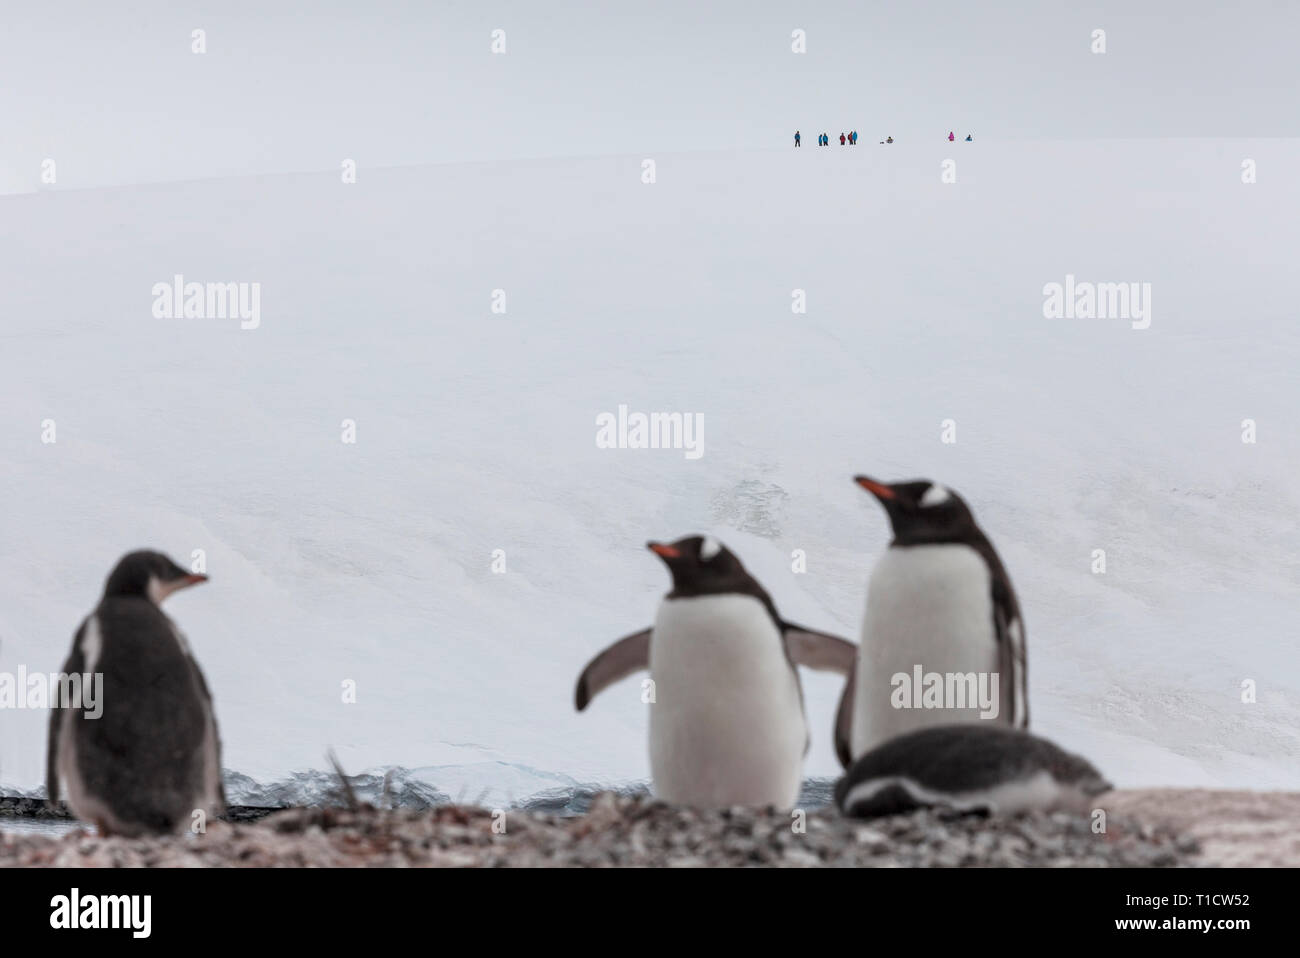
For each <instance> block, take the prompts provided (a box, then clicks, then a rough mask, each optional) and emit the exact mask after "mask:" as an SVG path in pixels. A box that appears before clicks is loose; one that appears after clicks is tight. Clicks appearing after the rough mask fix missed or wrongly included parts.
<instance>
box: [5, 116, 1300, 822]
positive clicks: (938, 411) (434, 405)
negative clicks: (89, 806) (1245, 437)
mask: <svg viewBox="0 0 1300 958" xmlns="http://www.w3.org/2000/svg"><path fill="white" fill-rule="evenodd" d="M949 157H951V158H953V159H955V160H956V163H957V182H956V183H952V184H945V183H943V182H941V163H942V161H943V160H944V159H946V158H949ZM1247 158H1250V159H1253V160H1254V161H1255V162H1256V164H1257V166H1258V180H1259V181H1258V183H1255V184H1250V185H1246V184H1243V183H1242V182H1241V175H1240V174H1241V164H1242V162H1243V160H1245V159H1247ZM643 159H645V158H644V157H641V156H617V157H603V158H583V159H572V160H548V161H536V162H509V163H497V164H478V165H448V166H438V167H418V168H402V169H390V170H379V169H366V168H364V167H363V168H362V169H361V170H360V172H359V179H358V182H357V183H356V184H353V185H345V184H343V183H341V182H340V178H339V176H338V174H337V173H324V174H304V175H293V176H271V177H264V178H257V179H240V180H218V181H202V182H193V183H181V184H171V185H166V186H143V187H132V188H121V189H111V190H93V191H64V192H58V193H44V194H32V195H23V196H9V197H3V198H0V212H2V213H3V216H4V219H5V221H6V229H5V230H4V231H3V232H2V233H0V263H3V282H2V283H0V317H2V324H0V497H2V498H3V501H4V502H5V503H6V504H7V508H6V514H5V520H4V522H3V524H2V525H0V671H14V670H16V669H17V668H18V666H19V665H25V666H26V667H27V668H28V669H31V670H52V669H57V668H58V667H59V665H60V664H61V662H62V660H63V657H64V655H65V654H66V651H67V647H68V645H69V643H70V640H71V635H72V632H73V630H74V629H75V628H76V626H77V623H78V622H79V620H80V618H81V617H82V616H83V615H84V614H85V613H86V612H87V611H88V610H89V609H90V608H91V607H92V605H93V604H94V602H95V600H96V598H97V596H98V593H99V591H100V589H101V587H102V582H103V579H104V577H105V575H106V574H107V572H108V570H109V568H110V566H111V565H112V563H113V562H114V561H115V560H116V559H117V558H118V556H119V555H121V554H122V553H123V552H125V551H127V550H129V549H131V548H135V547H139V546H143V545H148V546H152V547H156V548H160V549H164V550H166V551H168V552H170V553H171V554H172V555H174V556H175V557H176V558H177V559H178V560H180V561H182V562H186V561H188V558H189V556H190V554H191V552H192V551H193V550H196V549H203V550H206V555H207V564H208V571H209V573H210V575H211V577H212V581H211V582H210V583H209V584H208V585H206V586H204V587H202V588H200V589H195V590H192V591H190V592H187V593H185V594H182V595H179V596H177V597H176V598H174V599H173V600H171V602H170V603H169V606H168V608H169V611H170V612H171V614H172V615H173V616H174V617H175V618H176V619H177V621H178V622H179V623H180V624H181V626H182V627H183V628H184V629H185V630H186V632H187V633H188V635H189V637H190V640H191V642H192V644H193V646H194V647H195V649H196V652H197V654H198V656H199V658H200V661H201V662H202V664H203V666H204V668H205V670H206V672H207V675H208V678H209V682H210V684H211V685H212V687H213V692H214V695H215V697H216V703H217V710H218V717H219V720H220V723H221V727H222V732H223V737H224V739H225V760H226V765H227V766H229V767H230V768H231V769H232V770H235V771H237V772H240V773H243V774H246V775H248V776H251V777H252V778H253V779H255V780H258V781H262V782H269V781H274V780H283V779H286V778H287V777H288V776H289V775H290V773H293V772H295V771H300V770H304V769H311V768H323V767H324V766H325V763H324V759H323V754H324V751H325V749H326V747H327V746H332V747H334V748H335V749H336V751H337V752H338V755H339V758H340V760H341V761H342V763H343V765H344V766H345V767H347V768H348V769H349V770H350V771H360V770H362V769H365V768H379V769H382V768H383V767H384V766H387V765H400V766H405V767H407V768H417V769H418V768H425V769H428V768H432V767H439V766H443V767H456V768H457V769H461V770H464V769H471V770H474V769H477V770H481V774H469V773H468V772H466V773H465V774H460V773H458V774H459V780H457V781H455V782H445V783H443V782H436V781H434V782H430V783H429V785H430V786H431V787H433V788H436V789H437V790H438V791H440V792H442V793H445V794H452V795H453V797H454V795H455V794H457V793H459V792H460V791H466V792H467V794H470V795H471V797H472V794H473V793H475V792H477V791H478V790H480V789H487V788H493V789H496V790H498V791H500V792H502V793H505V792H510V793H514V792H515V791H516V790H523V789H525V785H526V783H524V782H523V781H522V780H521V779H520V775H521V774H522V773H520V772H519V771H518V769H520V768H523V769H527V770H529V771H530V774H532V775H533V777H534V778H535V779H536V781H537V783H538V787H539V789H540V788H544V787H546V783H547V782H548V781H552V782H553V781H576V782H594V781H599V782H609V783H622V782H629V781H633V780H637V779H642V778H644V777H646V776H647V774H648V764H647V759H646V755H645V715H644V709H645V706H643V705H642V704H641V703H640V701H639V688H638V685H637V683H636V682H634V681H629V682H627V683H625V684H623V685H620V686H618V687H616V688H615V689H613V690H611V691H610V692H607V693H606V694H605V695H604V696H602V697H601V698H599V699H597V700H596V702H595V703H594V704H593V705H592V706H591V707H590V708H589V710H588V711H587V712H586V713H584V714H581V715H579V714H576V713H575V712H574V711H573V705H572V686H573V681H574V679H575V678H576V675H577V672H578V670H579V669H580V668H581V666H582V665H583V663H584V662H585V661H586V659H587V658H588V657H589V656H590V655H591V654H593V653H595V652H596V651H598V650H599V649H600V648H602V647H604V646H605V645H606V644H608V643H609V642H610V641H612V640H613V639H615V638H617V637H618V636H621V635H623V634H625V633H626V632H628V631H631V630H633V629H636V628H639V627H641V626H644V625H645V624H647V623H649V622H650V621H651V618H652V616H653V614H654V609H655V605H656V602H657V600H658V597H659V596H660V595H661V594H662V592H663V591H664V590H665V587H666V584H667V577H666V574H665V572H664V570H663V569H662V567H661V566H660V564H659V562H658V561H657V560H656V559H655V558H654V556H652V555H650V554H649V553H647V552H646V551H645V549H644V543H645V541H646V539H648V538H674V537H677V536H679V535H684V534H687V533H690V532H695V531H711V532H714V533H715V534H717V535H718V536H719V537H720V538H722V539H723V540H724V541H725V542H727V543H728V545H730V546H731V547H732V548H733V549H734V550H735V551H736V552H737V553H738V554H739V555H740V556H741V557H742V558H743V559H744V560H745V561H746V563H747V564H748V565H749V566H750V567H751V569H752V570H753V571H754V572H755V573H756V575H757V576H758V578H759V579H760V581H762V582H763V583H764V584H766V585H767V587H768V588H769V590H770V591H771V592H772V593H773V595H774V597H775V599H776V602H777V605H778V607H779V608H780V609H781V611H782V612H783V613H784V614H785V615H786V616H787V617H788V618H791V619H794V620H797V621H802V622H805V623H807V624H809V625H813V626H819V627H823V628H830V629H838V630H841V631H842V632H843V633H844V634H846V635H849V636H850V637H853V638H855V639H856V631H857V623H858V620H859V618H860V615H861V611H862V602H863V596H864V582H865V579H866V576H867V574H868V571H869V569H870V567H871V564H872V562H873V561H874V560H875V558H876V557H877V556H878V555H879V553H880V552H881V550H882V549H883V547H884V545H885V542H886V540H887V531H886V525H885V521H884V516H883V514H882V513H881V512H880V511H879V509H878V508H877V507H876V506H875V505H874V504H873V503H872V502H871V501H869V498H868V497H867V496H866V495H865V494H864V493H863V492H862V491H861V490H860V489H858V488H857V487H855V486H854V485H853V483H852V482H851V481H850V477H851V476H852V475H853V474H854V473H857V472H867V473H870V474H872V475H875V476H879V477H883V478H887V479H889V478H894V479H902V478H908V477H915V476H927V477H932V478H935V479H938V480H941V481H943V482H945V483H947V484H950V485H952V486H953V487H954V488H956V489H958V490H959V491H960V492H962V493H963V495H965V497H966V498H967V499H968V500H969V501H970V502H971V503H972V505H973V506H974V508H975V510H976V513H977V516H978V517H979V518H980V519H981V521H982V523H983V525H984V526H985V528H986V529H987V531H988V532H989V533H990V535H991V537H992V539H993V541H994V542H995V544H996V545H997V547H998V548H999V550H1000V551H1001V553H1002V555H1003V558H1004V560H1005V561H1006V563H1007V566H1008V568H1009V570H1010V572H1011V574H1012V576H1013V578H1014V580H1015V582H1016V585H1017V588H1018V590H1019V593H1020V598H1021V603H1022V605H1023V606H1024V610H1025V615H1026V620H1027V623H1028V637H1029V650H1030V685H1031V696H1032V699H1031V701H1032V710H1033V718H1034V723H1035V726H1036V729H1037V730H1038V731H1039V732H1040V733H1042V734H1045V735H1047V736H1049V737H1052V738H1054V739H1056V740H1057V741H1059V742H1060V744H1062V745H1063V746H1065V747H1067V748H1069V749H1071V750H1074V751H1078V752H1081V753H1082V754H1084V755H1087V756H1088V757H1089V758H1091V759H1092V760H1093V761H1094V762H1095V763H1096V764H1097V765H1098V766H1099V767H1100V768H1101V769H1102V770H1103V771H1104V772H1105V773H1106V774H1107V775H1108V776H1109V777H1110V778H1111V779H1112V780H1113V781H1115V782H1116V783H1117V784H1119V785H1122V786H1146V785H1178V786H1204V785H1221V786H1233V787H1240V788H1279V787H1287V788H1296V787H1300V654H1298V653H1297V646H1296V633H1295V627H1296V622H1297V613H1298V612H1300V558H1298V556H1297V552H1298V550H1297V544H1298V543H1300V536H1297V531H1298V530H1297V521H1296V516H1297V514H1298V513H1300V492H1298V491H1297V488H1298V487H1297V484H1296V480H1295V476H1296V474H1297V471H1298V470H1300V439H1298V438H1297V436H1298V433H1297V423H1298V422H1300V384H1298V381H1297V379H1296V375H1295V374H1296V369H1297V361H1298V360H1300V332H1298V331H1297V326H1296V318H1297V317H1296V308H1295V294H1294V280H1293V275H1294V259H1295V251H1296V249H1297V248H1300V221H1298V220H1297V218H1296V215H1295V211H1296V210H1297V209H1300V179H1297V177H1296V176H1295V171H1296V170H1298V169H1300V144H1298V143H1297V142H1295V141H1281V140H1275V141H1209V140H1207V141H1173V140H1166V141H1154V140H1153V141H1114V142H1105V143H1085V142H1016V143H1002V144H998V143H992V142H979V143H974V144H963V143H957V144H952V145H949V144H947V143H941V144H937V145H935V146H933V147H932V148H931V147H929V146H926V147H916V146H908V145H906V144H901V143H900V144H894V145H893V146H892V147H888V148H887V147H882V146H878V145H876V144H875V143H874V142H872V143H863V144H861V145H859V146H858V147H856V148H853V149H847V148H845V149H841V148H839V147H838V146H836V147H833V148H830V149H822V150H817V149H816V148H804V149H802V150H800V151H798V152H794V151H780V152H759V153H693V154H663V155H657V156H654V157H653V159H654V160H655V161H656V169H655V174H656V177H655V179H656V181H655V182H654V183H652V184H647V183H644V182H642V169H643V167H642V160H643ZM175 274H182V275H183V276H184V277H185V279H186V280H187V281H197V282H246V283H254V282H255V283H260V284H261V286H260V290H261V301H260V308H261V313H260V325H259V326H258V328H256V329H247V330H245V329H241V328H240V324H239V322H238V320H231V319H157V318H155V317H154V316H153V314H152V305H153V301H154V295H153V293H152V292H151V290H152V288H153V286H154V284H156V283H160V282H161V283H170V282H171V281H172V277H173V276H174V275H175ZM1067 274H1069V275H1073V276H1074V277H1076V279H1077V280H1078V281H1080V282H1083V281H1090V282H1137V283H1150V284H1151V307H1152V311H1151V323H1150V327H1149V328H1147V329H1134V328H1132V324H1131V323H1130V322H1129V321H1127V320H1124V319H1104V320H1103V319H1047V318H1045V317H1044V314H1043V302H1044V293H1043V287H1044V286H1045V284H1048V283H1053V282H1056V283H1064V282H1065V278H1066V276H1067ZM496 290H502V291H504V302H505V312H504V313H501V312H493V308H492V307H493V303H494V302H496V303H498V304H499V303H500V302H501V301H502V300H501V298H500V296H497V297H496V298H495V300H494V291H496ZM795 290H804V291H805V293H806V298H807V312H806V313H803V314H801V313H795V312H792V301H793V299H792V297H793V296H794V292H793V291H795ZM620 404H626V405H627V406H628V407H629V408H630V409H631V410H633V411H643V412H652V411H671V412H681V413H698V414H701V415H702V416H703V423H704V430H703V440H704V455H703V456H702V457H701V458H699V459H688V458H687V457H686V456H685V455H684V454H683V452H682V451H681V450H609V449H599V448H597V445H596V442H595V435H596V417H597V415H598V414H600V413H602V412H616V411H617V409H618V406H619V405H620ZM946 419H951V420H954V421H955V424H956V436H957V442H956V443H955V444H945V443H943V442H941V441H940V435H941V423H942V421H943V420H946ZM1245 419H1252V420H1254V421H1255V423H1256V424H1257V429H1258V441H1257V442H1256V443H1254V444H1244V443H1243V442H1242V441H1241V434H1242V428H1243V427H1242V421H1243V420H1245ZM45 420H53V421H54V423H55V427H56V436H57V441H56V442H54V443H52V444H51V443H43V442H42V429H43V425H42V424H43V422H44V421H45ZM344 420H354V421H355V423H356V430H357V433H356V436H357V441H356V442H355V444H347V443H344V442H342V441H341V438H340V437H341V433H342V430H343V427H342V423H343V421H344ZM498 549H500V550H504V553H505V561H506V569H507V571H506V572H505V574H494V573H493V571H492V568H491V563H492V555H493V551H494V550H498ZM796 549H801V550H804V551H805V553H806V555H807V572H806V574H802V575H800V574H794V573H792V571H791V558H790V556H791V553H792V551H793V550H796ZM1095 549H1104V550H1105V551H1106V562H1107V570H1106V573H1105V574H1104V575H1095V574H1093V573H1092V571H1091V564H1092V553H1093V550H1095ZM348 680H351V681H354V682H355V683H356V687H357V702H356V703H355V704H344V703H343V701H342V698H343V695H342V684H343V683H344V682H345V681H348ZM1245 680H1254V682H1256V683H1257V688H1258V695H1257V698H1258V700H1257V701H1256V702H1255V703H1253V704H1243V702H1242V701H1241V698H1242V695H1241V685H1242V683H1243V681H1245ZM805 687H806V689H807V692H808V700H809V708H810V711H811V715H812V721H813V723H814V726H813V727H814V733H815V734H814V741H813V749H812V753H811V755H810V758H809V762H808V765H807V768H806V772H807V773H808V774H809V775H814V776H815V775H832V774H834V773H835V772H836V771H837V766H836V763H835V761H834V758H833V752H832V748H831V742H830V726H831V716H832V711H833V708H834V704H835V699H836V696H837V694H838V687H837V685H836V683H835V682H834V681H832V680H830V679H827V678H823V677H819V676H812V675H810V676H807V677H806V679H805ZM45 720H46V715H45V714H44V713H42V712H36V711H25V710H17V711H7V710H6V711H3V712H0V783H3V785H4V786H6V787H11V788H22V789H27V788H32V787H35V786H37V785H38V784H39V782H40V780H41V777H42V762H43V754H44V751H43V750H44V727H45ZM494 769H496V770H501V772H500V774H501V776H505V777H504V778H502V780H501V781H497V780H495V779H494V778H493V775H494V772H493V770H494ZM525 777H526V776H525ZM530 780H531V779H530ZM519 797H521V796H519Z"/></svg>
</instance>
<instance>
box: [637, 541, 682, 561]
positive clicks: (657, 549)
mask: <svg viewBox="0 0 1300 958" xmlns="http://www.w3.org/2000/svg"><path fill="white" fill-rule="evenodd" d="M645 547H646V548H647V549H649V550H650V551H651V552H653V553H654V554H655V555H657V556H662V557H663V558H665V559H680V558H681V555H682V554H681V552H680V551H679V550H677V549H674V548H673V547H672V546H666V545H664V544H663V543H662V542H647V543H646V544H645Z"/></svg>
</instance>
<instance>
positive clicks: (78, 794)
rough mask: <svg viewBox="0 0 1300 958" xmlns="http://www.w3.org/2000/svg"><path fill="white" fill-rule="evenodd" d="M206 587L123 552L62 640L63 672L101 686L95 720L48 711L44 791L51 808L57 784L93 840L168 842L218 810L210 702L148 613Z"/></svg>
mask: <svg viewBox="0 0 1300 958" xmlns="http://www.w3.org/2000/svg"><path fill="white" fill-rule="evenodd" d="M206 580H207V576H205V575H196V574H192V573H189V572H186V571H185V570H184V569H182V568H181V567H180V566H178V565H177V564H176V563H175V562H173V561H172V560H171V559H169V558H168V557H167V556H165V555H163V554H162V553H160V552H132V553H129V554H128V555H126V556H124V557H123V558H122V560H121V561H120V562H118V564H117V566H116V567H115V568H114V569H113V571H112V573H110V574H109V577H108V581H107V582H106V583H105V585H104V596H103V598H102V599H100V601H99V605H98V606H96V607H95V610H94V611H93V612H91V613H90V615H89V616H88V617H87V618H86V620H85V621H84V622H82V623H81V627H80V628H79V629H77V634H76V635H75V636H74V637H73V640H72V652H71V654H70V655H69V656H68V660H67V662H65V663H64V665H63V672H64V674H65V675H71V674H73V673H81V674H95V673H99V674H101V675H102V676H103V686H102V701H101V703H100V705H101V706H102V714H100V715H99V716H98V717H96V716H94V715H92V714H90V712H89V710H86V709H72V708H55V709H53V710H52V712H51V715H50V737H49V744H48V754H47V762H46V789H47V794H48V797H49V800H50V801H51V802H55V801H57V800H58V797H59V781H60V779H62V781H63V782H65V783H66V784H67V789H68V806H69V807H70V808H71V809H72V811H73V813H74V814H75V815H76V816H77V817H78V818H80V819H82V820H84V821H88V822H93V823H95V825H96V826H97V827H98V828H99V832H100V834H101V835H110V834H117V835H126V836H136V835H141V834H145V833H151V832H174V831H179V830H181V828H183V827H184V826H185V825H187V824H189V822H190V820H191V816H192V815H193V813H194V812H195V811H196V810H202V811H203V812H204V813H205V814H209V815H220V814H222V813H223V812H224V811H225V793H224V791H223V789H222V785H221V741H220V739H219V738H218V736H217V722H216V717H215V716H214V714H213V711H212V697H211V696H210V695H209V694H208V687H207V683H205V682H204V680H203V673H202V672H200V671H199V666H198V663H197V662H195V661H194V659H193V657H192V656H191V654H190V649H189V645H188V643H187V642H186V641H185V637H184V636H183V635H182V634H181V632H180V630H179V629H177V628H176V626H175V624H174V623H173V622H172V620H171V619H169V618H168V617H167V616H166V615H165V614H164V613H163V611H162V609H160V608H159V605H160V604H161V603H162V601H163V599H165V598H166V597H167V596H168V595H170V594H171V593H172V592H175V591H176V590H177V589H183V588H186V587H187V586H191V585H194V584H195V583H197V582H204V581H206Z"/></svg>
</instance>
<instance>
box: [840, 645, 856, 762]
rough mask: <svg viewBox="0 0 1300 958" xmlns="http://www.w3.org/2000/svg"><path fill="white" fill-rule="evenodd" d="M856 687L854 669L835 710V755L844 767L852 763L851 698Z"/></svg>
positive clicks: (853, 696) (854, 695)
mask: <svg viewBox="0 0 1300 958" xmlns="http://www.w3.org/2000/svg"><path fill="white" fill-rule="evenodd" d="M857 688H858V671H857V669H854V670H853V671H852V672H850V673H849V680H848V681H847V682H845V683H844V692H843V693H842V694H841V695H840V705H839V708H837V709H836V710H835V757H836V758H838V759H839V760H840V765H841V766H842V767H844V768H848V767H849V766H850V765H852V764H853V700H854V698H855V697H856V695H857Z"/></svg>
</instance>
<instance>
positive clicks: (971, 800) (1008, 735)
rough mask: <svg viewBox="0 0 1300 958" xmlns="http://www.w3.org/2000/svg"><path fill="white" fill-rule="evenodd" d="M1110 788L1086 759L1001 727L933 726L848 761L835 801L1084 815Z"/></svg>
mask: <svg viewBox="0 0 1300 958" xmlns="http://www.w3.org/2000/svg"><path fill="white" fill-rule="evenodd" d="M1110 789H1111V785H1110V783H1109V782H1107V781H1106V780H1105V779H1104V778H1103V777H1102V776H1101V773H1100V772H1098V771H1097V770H1096V769H1095V768H1093V767H1092V765H1091V764H1089V763H1088V761H1087V760H1086V759H1083V758H1080V757H1079V756H1078V755H1072V754H1070V753H1069V752H1066V751H1063V750H1062V749H1060V748H1057V747H1056V746H1055V745H1053V744H1052V743H1051V742H1049V741H1047V740H1046V739H1042V738H1039V737H1038V736H1036V735H1030V734H1029V733H1028V732H1024V731H1021V730H1020V729H1012V728H1007V727H1006V726H1005V725H973V724H970V723H966V724H964V725H941V726H937V727H931V728H925V729H921V730H919V731H916V732H909V733H908V734H906V735H900V736H898V737H897V738H893V739H890V740H889V741H888V742H886V743H885V744H884V745H879V746H877V747H876V748H874V749H872V750H871V751H869V752H867V753H866V754H865V755H863V756H862V757H861V758H859V759H858V760H857V761H855V762H854V763H853V765H852V767H850V768H849V770H848V772H846V773H845V775H844V777H843V778H841V779H840V780H839V782H837V783H836V785H835V804H836V805H838V806H839V809H840V811H841V812H843V813H844V814H845V815H850V816H852V817H855V818H873V817H875V816H878V815H896V814H899V813H900V812H909V811H911V810H913V809H916V808H933V807H938V808H947V809H951V810H954V811H959V812H983V813H1001V814H1016V813H1018V812H1027V811H1056V810H1060V811H1074V812H1084V811H1087V810H1088V809H1089V808H1090V807H1091V806H1092V802H1093V799H1095V798H1096V796H1098V795H1100V794H1101V793H1102V792H1107V791H1109V790H1110Z"/></svg>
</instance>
